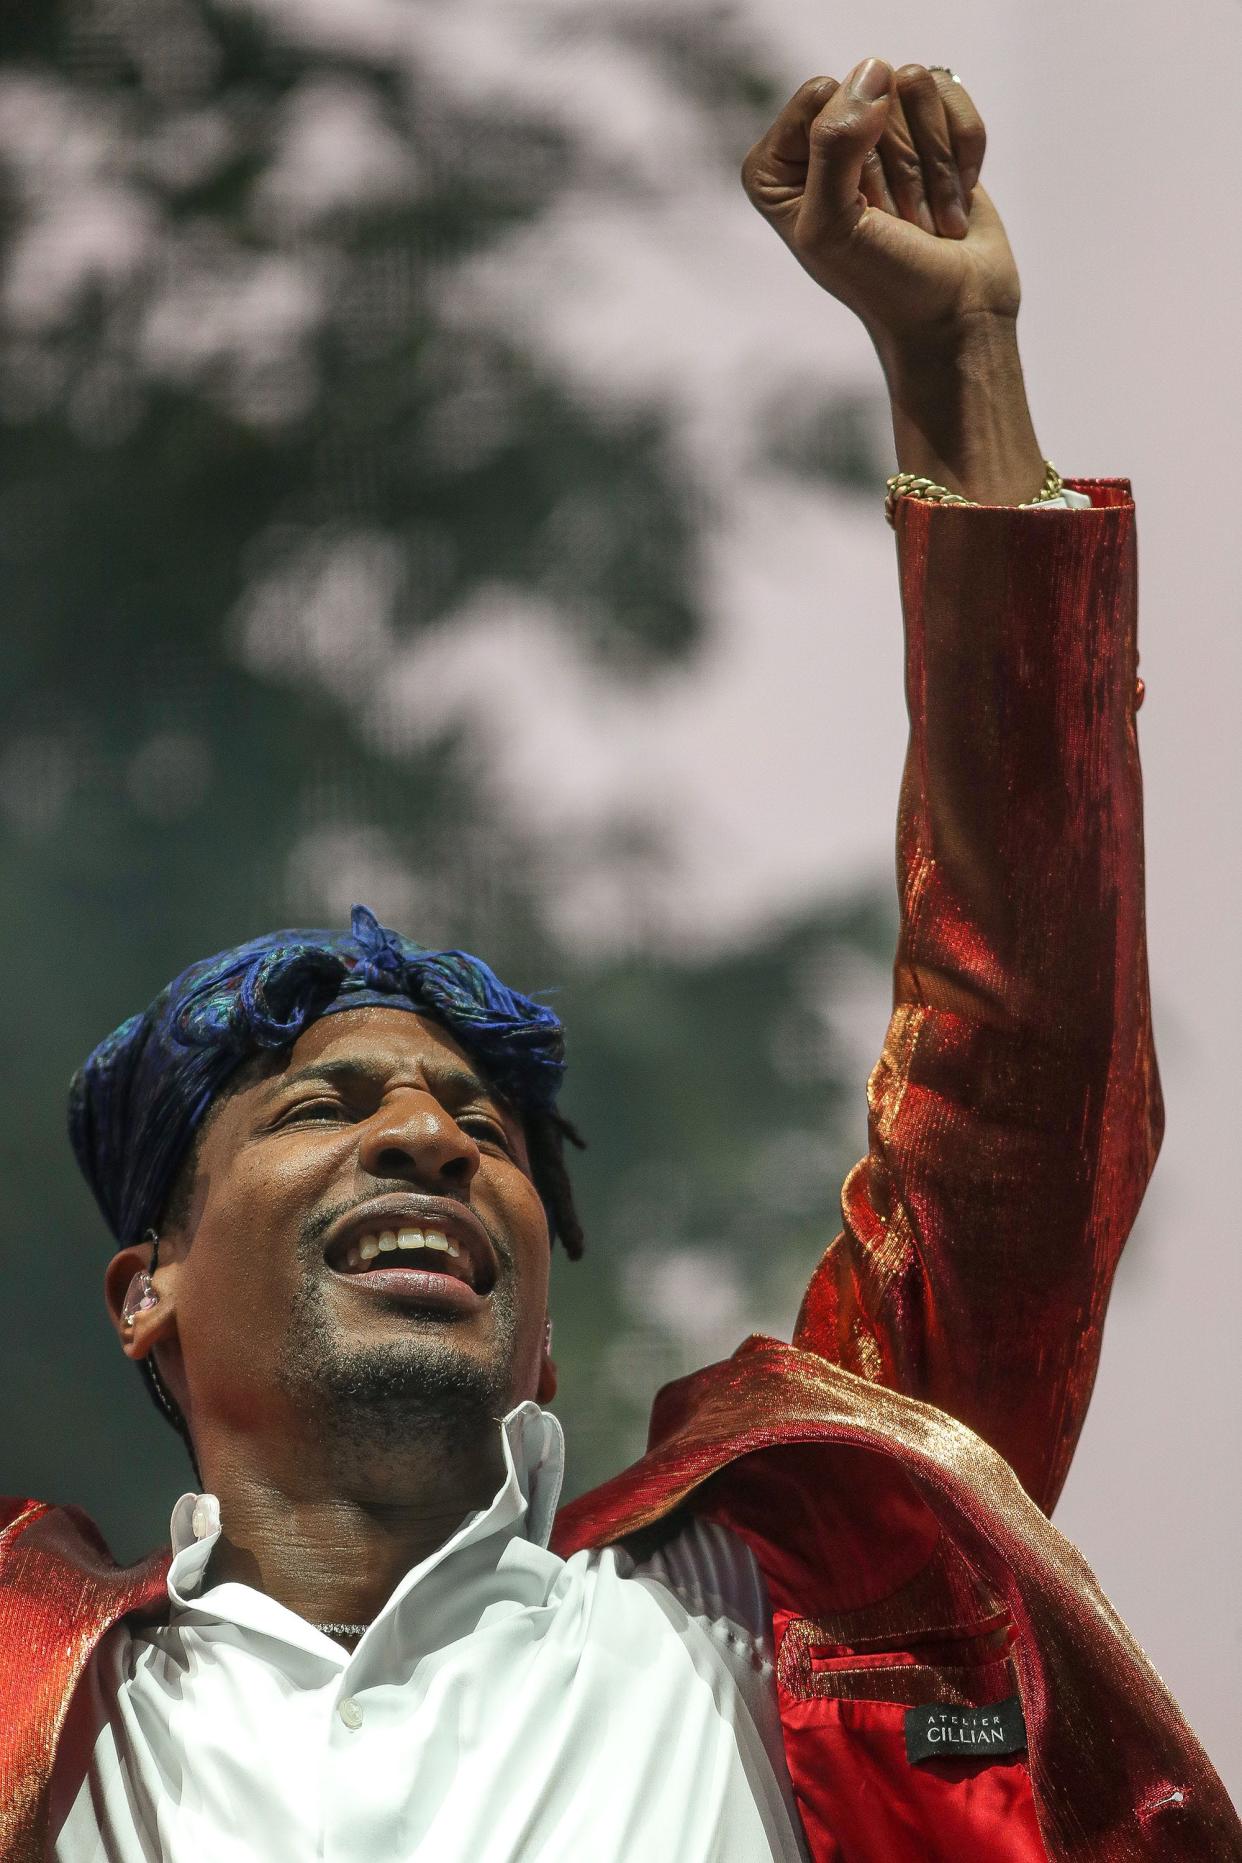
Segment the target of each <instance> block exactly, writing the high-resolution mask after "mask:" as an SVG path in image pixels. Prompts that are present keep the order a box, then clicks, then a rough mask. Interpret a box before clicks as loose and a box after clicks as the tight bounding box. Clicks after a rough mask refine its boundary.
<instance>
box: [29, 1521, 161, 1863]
mask: <svg viewBox="0 0 1242 1863" xmlns="http://www.w3.org/2000/svg"><path fill="white" fill-rule="evenodd" d="M7 1511H8V1512H9V1518H8V1520H7V1522H6V1523H5V1524H3V1525H2V1526H0V1858H3V1860H4V1863H38V1859H41V1858H42V1857H43V1855H44V1849H45V1844H46V1838H47V1833H46V1830H45V1828H44V1827H45V1824H46V1819H47V1788H48V1781H49V1779H50V1777H51V1771H52V1762H53V1759H54V1758H55V1753H56V1744H57V1741H58V1739H59V1737H60V1731H61V1727H62V1726H63V1724H64V1719H65V1715H66V1713H67V1712H68V1708H69V1702H70V1699H71V1697H72V1695H73V1691H74V1689H75V1688H76V1686H77V1683H78V1680H79V1678H80V1676H81V1674H82V1671H83V1670H84V1669H85V1667H86V1664H87V1662H88V1661H89V1659H90V1655H91V1652H92V1651H93V1650H94V1648H95V1645H96V1644H97V1643H98V1642H99V1640H100V1638H101V1637H102V1636H103V1635H104V1633H105V1632H106V1631H108V1630H109V1629H111V1627H112V1625H113V1624H115V1623H116V1622H117V1621H118V1619H120V1618H121V1617H124V1616H126V1615H127V1614H129V1613H130V1612H134V1611H143V1612H151V1613H155V1612H157V1611H158V1610H159V1608H160V1606H161V1605H162V1604H163V1603H164V1601H165V1599H166V1596H167V1593H166V1589H165V1582H164V1581H165V1575H166V1573H167V1571H168V1565H169V1554H168V1553H167V1552H166V1551H163V1552H157V1553H152V1554H151V1555H150V1556H149V1557H148V1558H146V1559H144V1560H142V1561H141V1562H140V1563H139V1564H138V1565H133V1566H125V1567H122V1566H118V1565H117V1564H116V1563H115V1561H114V1560H113V1559H112V1558H111V1556H110V1555H109V1553H108V1549H107V1547H106V1545H105V1544H104V1541H103V1539H102V1537H101V1535H100V1533H99V1530H98V1528H97V1527H96V1526H95V1524H94V1522H93V1521H92V1520H90V1519H89V1517H88V1516H87V1515H86V1514H84V1513H83V1512H82V1511H81V1509H80V1508H77V1507H48V1506H45V1505H44V1504H42V1503H41V1502H37V1501H27V1502H22V1503H18V1504H17V1505H16V1507H11V1508H10V1509H9V1510H7Z"/></svg>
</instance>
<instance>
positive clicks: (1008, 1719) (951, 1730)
mask: <svg viewBox="0 0 1242 1863" xmlns="http://www.w3.org/2000/svg"><path fill="white" fill-rule="evenodd" d="M1025 1749H1026V1722H1025V1721H1024V1720H1023V1718H1022V1703H1021V1702H1020V1701H1019V1700H1018V1697H1017V1696H1016V1695H1012V1696H1011V1697H1010V1698H1009V1700H1008V1701H997V1702H994V1703H993V1704H992V1706H991V1707H990V1708H955V1707H946V1705H945V1704H944V1702H942V1701H934V1702H932V1703H931V1705H930V1706H929V1707H926V1708H908V1709H907V1710H906V1758H907V1759H908V1760H909V1762H910V1764H911V1765H912V1766H917V1765H918V1763H919V1761H920V1760H929V1759H949V1758H952V1759H961V1758H967V1759H988V1758H993V1759H996V1758H1000V1757H1001V1756H1002V1755H1004V1754H1006V1753H1022V1752H1024V1751H1025Z"/></svg>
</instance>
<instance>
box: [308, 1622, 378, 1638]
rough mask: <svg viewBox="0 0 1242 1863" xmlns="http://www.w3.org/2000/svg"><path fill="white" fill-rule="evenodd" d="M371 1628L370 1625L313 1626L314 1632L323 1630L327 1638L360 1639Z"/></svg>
mask: <svg viewBox="0 0 1242 1863" xmlns="http://www.w3.org/2000/svg"><path fill="white" fill-rule="evenodd" d="M370 1628H371V1626H370V1624H312V1625H311V1629H312V1630H321V1631H322V1632H323V1634H324V1636H325V1637H360V1636H361V1635H362V1634H363V1632H364V1631H366V1630H369V1629H370Z"/></svg>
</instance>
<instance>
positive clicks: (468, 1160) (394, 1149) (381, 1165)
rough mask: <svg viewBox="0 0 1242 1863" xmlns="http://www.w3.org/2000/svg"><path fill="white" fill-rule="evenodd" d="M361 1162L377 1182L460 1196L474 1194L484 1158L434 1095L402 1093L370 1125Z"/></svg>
mask: <svg viewBox="0 0 1242 1863" xmlns="http://www.w3.org/2000/svg"><path fill="white" fill-rule="evenodd" d="M359 1162H360V1163H361V1165H362V1167H363V1169H364V1170H365V1171H367V1172H369V1173H370V1175H371V1176H372V1177H378V1178H394V1177H396V1178H405V1179H408V1180H410V1181H412V1182H416V1183H421V1184H426V1185H429V1186H431V1187H433V1188H435V1189H437V1190H441V1191H442V1190H444V1189H445V1188H446V1187H447V1188H448V1189H449V1190H450V1191H456V1192H457V1193H458V1194H459V1195H460V1194H461V1193H462V1192H463V1191H466V1190H468V1189H469V1186H470V1181H471V1179H472V1178H473V1176H474V1174H475V1172H476V1171H477V1170H478V1168H479V1164H480V1153H479V1148H478V1146H477V1145H476V1144H475V1142H474V1140H473V1139H472V1138H471V1137H470V1134H469V1133H468V1132H463V1131H462V1129H461V1127H460V1126H459V1125H458V1123H457V1121H456V1120H455V1119H454V1118H453V1115H452V1114H451V1113H450V1112H448V1111H447V1110H446V1108H444V1107H443V1106H441V1104H440V1102H439V1100H437V1099H436V1097H435V1095H434V1094H433V1093H429V1092H427V1091H426V1090H425V1089H424V1088H421V1087H402V1088H401V1089H399V1090H398V1091H397V1092H394V1093H390V1094H389V1095H387V1097H386V1098H385V1100H384V1103H383V1105H382V1106H381V1107H379V1109H378V1110H377V1111H376V1112H375V1113H374V1114H372V1116H371V1118H370V1119H368V1120H367V1121H366V1124H365V1126H364V1128H363V1131H362V1136H361V1139H360V1142H359Z"/></svg>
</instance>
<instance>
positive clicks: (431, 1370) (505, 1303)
mask: <svg viewBox="0 0 1242 1863" xmlns="http://www.w3.org/2000/svg"><path fill="white" fill-rule="evenodd" d="M490 1299H491V1301H492V1316H493V1326H494V1343H493V1350H492V1351H491V1352H490V1353H489V1355H488V1357H487V1358H486V1359H485V1360H481V1359H479V1358H478V1357H476V1356H475V1355H474V1354H473V1353H471V1352H468V1351H465V1350H463V1349H462V1348H461V1347H459V1346H458V1345H457V1344H456V1343H455V1341H454V1338H453V1333H454V1329H455V1324H456V1322H455V1320H454V1317H453V1316H452V1315H451V1314H446V1313H439V1312H438V1313H435V1314H434V1315H433V1314H430V1313H422V1312H418V1311H411V1310H409V1309H405V1310H404V1316H405V1318H406V1319H407V1321H408V1332H407V1333H406V1335H405V1336H404V1337H401V1338H397V1339H387V1340H384V1341H382V1342H381V1341H356V1340H351V1339H349V1338H348V1337H346V1336H343V1335H342V1333H341V1330H340V1327H339V1325H338V1324H337V1323H336V1322H335V1321H334V1320H333V1319H332V1317H331V1316H330V1314H329V1311H328V1306H327V1301H326V1299H325V1282H324V1279H323V1276H322V1273H321V1272H320V1273H316V1272H314V1271H313V1270H312V1269H310V1268H309V1267H308V1272H307V1274H306V1276H305V1278H304V1280H303V1284H302V1288H301V1291H300V1292H299V1294H298V1297H297V1299H296V1300H295V1302H294V1305H293V1309H292V1311H291V1314H290V1321H289V1328H288V1331H287V1333H286V1335H285V1344H284V1348H283V1350H282V1352H281V1355H280V1360H279V1363H278V1366H277V1376H278V1379H279V1382H280V1385H281V1388H282V1389H283V1390H284V1391H285V1392H286V1393H287V1394H288V1395H290V1396H292V1397H295V1398H296V1399H297V1401H298V1404H299V1407H300V1408H301V1409H302V1411H303V1413H304V1414H305V1415H307V1416H308V1417H309V1419H310V1420H311V1421H312V1423H313V1424H314V1426H315V1428H316V1432H317V1434H318V1435H319V1438H320V1441H321V1442H322V1444H323V1447H324V1449H325V1450H326V1451H327V1454H328V1458H329V1461H330V1463H331V1464H332V1465H334V1466H335V1467H336V1468H337V1470H338V1471H339V1472H340V1474H341V1475H342V1477H343V1478H346V1479H349V1478H352V1482H351V1485H352V1484H353V1483H356V1482H357V1481H358V1479H359V1478H360V1477H361V1478H362V1479H363V1480H364V1481H365V1483H366V1485H367V1486H368V1487H370V1486H372V1485H373V1484H374V1485H375V1486H376V1487H377V1488H379V1489H384V1490H387V1489H388V1488H389V1487H390V1486H391V1485H393V1484H394V1483H395V1484H396V1485H398V1486H399V1485H401V1483H400V1478H401V1475H402V1473H408V1472H409V1470H410V1468H411V1464H412V1463H416V1464H417V1465H418V1467H419V1469H420V1471H422V1473H423V1474H424V1475H425V1472H426V1469H427V1465H428V1463H429V1462H431V1463H435V1464H438V1465H440V1466H441V1467H443V1468H444V1469H445V1470H446V1471H448V1470H450V1469H454V1468H462V1467H465V1466H473V1465H476V1464H477V1463H478V1461H479V1458H480V1454H481V1452H483V1451H485V1449H486V1448H487V1447H490V1446H492V1445H493V1444H494V1442H495V1438H496V1432H497V1426H498V1424H499V1422H500V1419H501V1418H502V1417H503V1416H504V1414H505V1412H506V1411H507V1410H508V1409H509V1408H510V1401H511V1400H510V1391H511V1388H512V1377H513V1366H514V1362H515V1358H516V1350H517V1336H518V1311H517V1302H516V1297H515V1288H514V1282H513V1279H512V1277H511V1276H508V1275H502V1276H501V1278H500V1280H499V1281H498V1282H497V1284H496V1286H495V1288H494V1289H493V1290H492V1293H491V1295H490Z"/></svg>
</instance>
